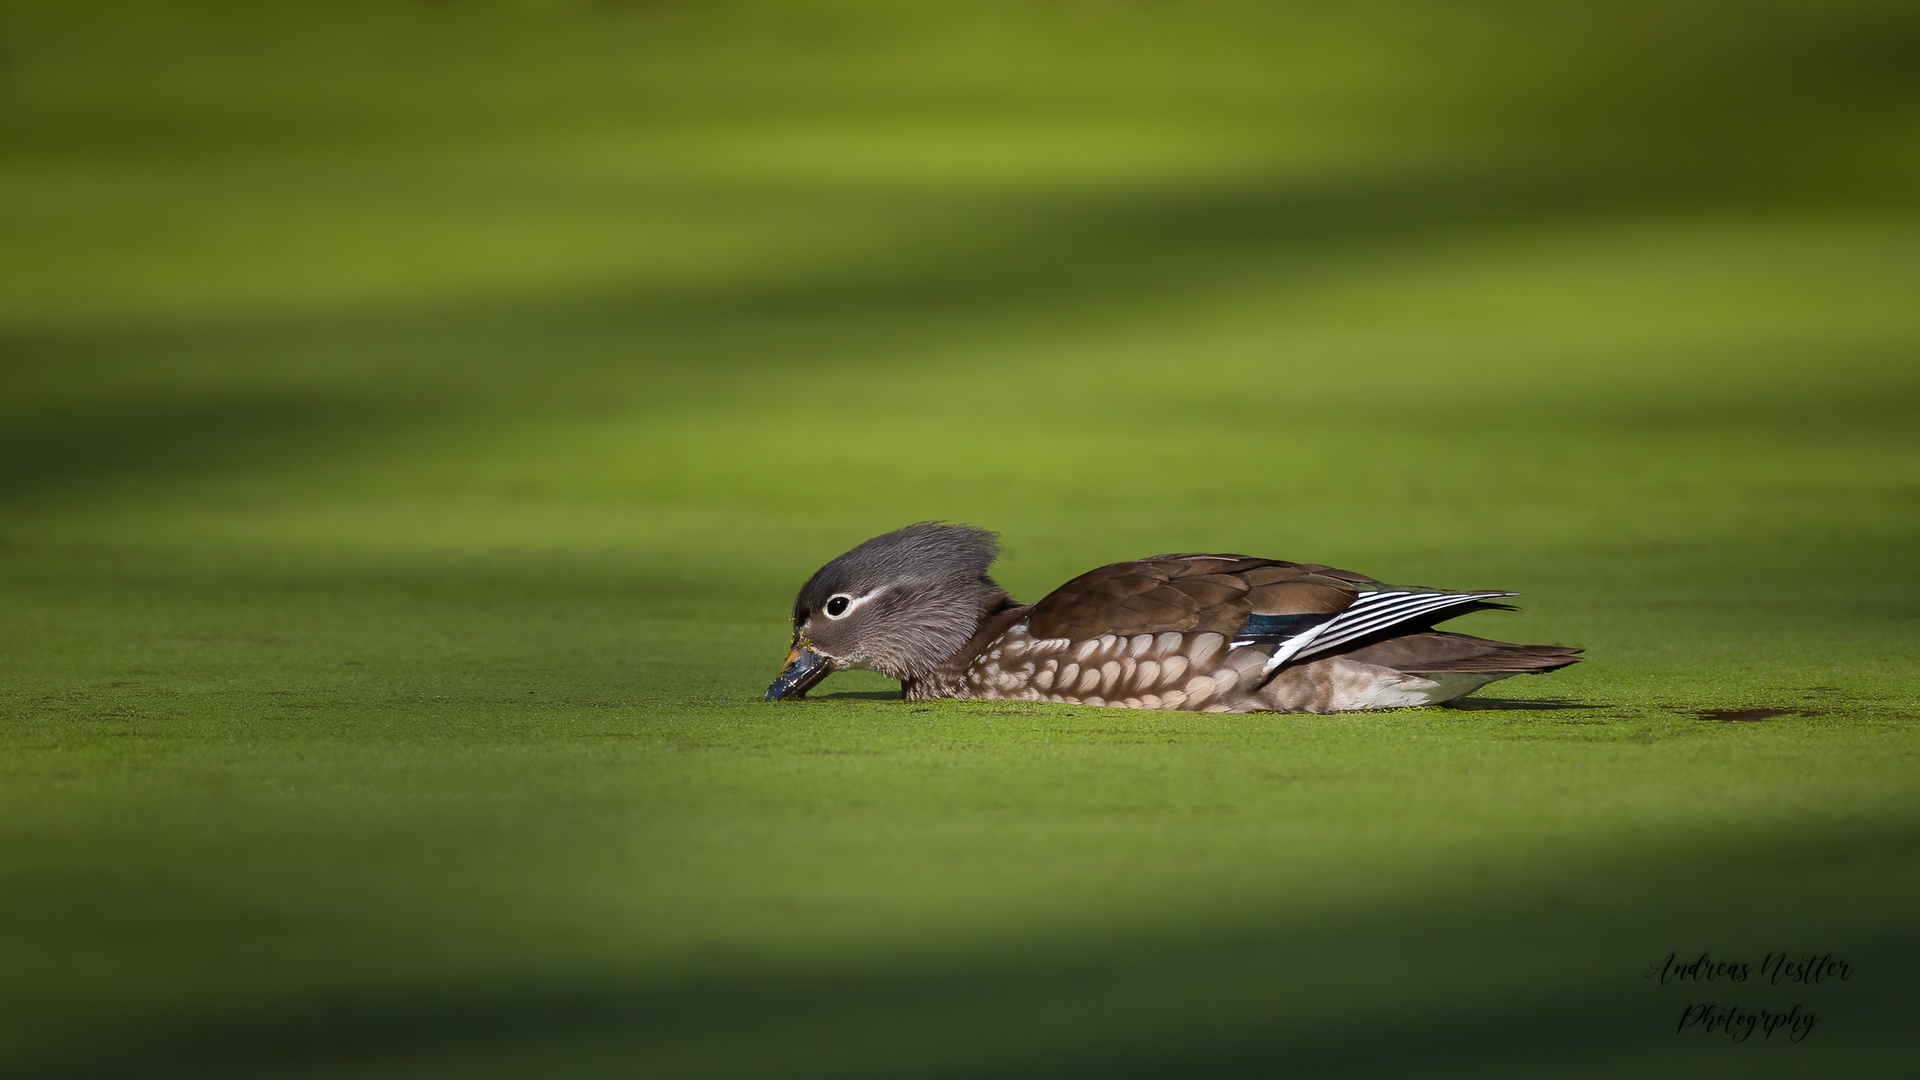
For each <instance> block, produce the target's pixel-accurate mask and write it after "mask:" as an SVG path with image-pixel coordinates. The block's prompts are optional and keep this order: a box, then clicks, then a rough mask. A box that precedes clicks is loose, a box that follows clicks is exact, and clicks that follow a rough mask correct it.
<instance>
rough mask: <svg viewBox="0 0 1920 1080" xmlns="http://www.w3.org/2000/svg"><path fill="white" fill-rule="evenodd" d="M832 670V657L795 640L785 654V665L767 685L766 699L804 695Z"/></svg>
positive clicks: (772, 699)
mask: <svg viewBox="0 0 1920 1080" xmlns="http://www.w3.org/2000/svg"><path fill="white" fill-rule="evenodd" d="M832 672H833V658H832V657H829V656H827V655H826V654H825V653H819V652H815V651H814V649H813V646H811V645H808V644H806V643H804V642H795V643H794V646H793V651H792V652H790V653H788V654H787V666H786V667H784V668H781V669H780V677H779V678H777V679H775V680H773V685H772V686H769V687H767V700H768V701H779V700H781V699H782V698H803V697H806V696H807V691H809V690H811V689H813V688H814V685H815V684H817V683H818V682H819V681H820V680H821V679H824V678H826V677H827V676H828V675H829V674H831V673H832Z"/></svg>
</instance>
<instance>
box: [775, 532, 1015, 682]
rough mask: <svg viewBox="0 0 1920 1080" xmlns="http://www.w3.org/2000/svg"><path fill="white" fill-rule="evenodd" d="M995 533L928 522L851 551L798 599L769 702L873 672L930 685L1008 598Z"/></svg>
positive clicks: (826, 568)
mask: <svg viewBox="0 0 1920 1080" xmlns="http://www.w3.org/2000/svg"><path fill="white" fill-rule="evenodd" d="M998 553H999V544H998V543H996V542H995V541H994V536H993V534H992V533H990V532H988V531H986V530H985V529H975V528H971V527H969V526H965V525H942V524H939V523H938V522H921V523H920V524H918V525H909V526H907V527H906V528H904V529H896V530H894V531H893V532H890V533H887V534H886V535H884V536H876V537H874V538H873V539H871V540H869V541H867V542H866V543H864V544H861V545H860V546H859V547H857V548H854V549H853V550H852V551H849V552H847V553H846V554H845V555H842V556H840V557H839V558H837V559H835V560H833V561H832V562H830V563H828V564H827V565H825V566H823V567H821V568H820V570H819V572H817V573H815V574H814V575H813V577H811V578H808V579H807V583H806V585H804V586H802V587H801V589H800V595H799V596H798V597H796V598H795V599H794V601H793V651H792V652H791V653H789V654H788V655H787V666H786V668H785V669H784V670H783V671H781V672H780V676H779V678H777V679H775V680H774V681H773V685H772V686H769V687H767V700H768V701H778V700H780V699H781V698H797V697H805V696H806V693H807V691H808V690H810V689H812V688H813V686H814V685H815V684H816V683H818V682H819V681H820V680H821V679H824V678H826V677H827V675H828V674H829V673H830V672H834V671H845V670H847V669H848V668H869V669H871V670H874V671H878V672H880V673H881V674H883V675H886V676H887V677H888V678H891V679H899V680H900V681H901V682H903V683H905V682H909V681H911V680H914V679H918V678H921V677H923V676H925V675H927V674H928V673H930V672H931V671H933V669H934V668H936V667H938V666H939V665H940V663H941V662H942V661H944V660H946V659H947V658H949V657H951V656H952V655H953V654H954V653H956V652H958V651H960V649H961V648H962V647H963V646H965V645H966V644H967V642H968V641H969V640H971V639H972V637H973V635H974V632H975V631H976V630H978V629H979V627H980V620H981V613H982V612H983V611H984V610H986V609H988V608H990V607H991V606H992V602H993V601H994V600H995V599H996V598H998V597H1001V596H1004V595H1005V594H1004V593H1003V592H1001V590H1000V587H999V586H998V585H995V584H994V583H993V579H991V578H989V577H987V567H988V565H989V564H991V563H992V562H993V559H994V556H995V555H997V554H998Z"/></svg>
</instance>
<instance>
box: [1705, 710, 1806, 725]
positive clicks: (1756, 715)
mask: <svg viewBox="0 0 1920 1080" xmlns="http://www.w3.org/2000/svg"><path fill="white" fill-rule="evenodd" d="M1694 715H1695V716H1698V717H1699V718H1700V719H1702V720H1719V721H1721V722H1723V723H1730V722H1737V723H1748V724H1750V723H1754V722H1756V721H1759V720H1771V719H1773V718H1774V717H1776V716H1819V715H1820V714H1819V713H1817V712H1809V711H1808V710H1806V709H1701V710H1700V711H1699V712H1697V713H1695V714H1694Z"/></svg>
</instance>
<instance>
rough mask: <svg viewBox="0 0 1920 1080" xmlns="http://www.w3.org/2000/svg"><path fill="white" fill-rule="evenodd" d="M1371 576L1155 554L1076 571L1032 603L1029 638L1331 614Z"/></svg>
mask: <svg viewBox="0 0 1920 1080" xmlns="http://www.w3.org/2000/svg"><path fill="white" fill-rule="evenodd" d="M1372 581H1373V579H1372V578H1369V577H1365V576H1363V575H1360V574H1351V573H1348V572H1347V571H1343V570H1333V569H1331V568H1329V567H1324V566H1316V565H1312V564H1303V563H1290V562H1281V561H1279V560H1276V559H1255V558H1249V557H1248V556H1245V555H1201V554H1189V555H1156V556H1154V557H1153V558H1150V559H1141V560H1139V561H1138V562H1124V563H1114V564H1113V565H1111V566H1103V567H1101V568H1100V569H1098V570H1093V571H1089V572H1088V573H1085V574H1082V575H1080V576H1079V577H1077V578H1074V579H1073V580H1072V581H1069V582H1067V583H1066V584H1065V585H1062V586H1060V587H1059V588H1058V589H1055V590H1054V591H1053V592H1052V593H1050V594H1048V595H1047V597H1046V598H1045V599H1043V600H1041V601H1040V602H1039V603H1037V604H1035V605H1034V606H1033V610H1032V612H1031V614H1030V616H1029V618H1030V622H1029V626H1030V627H1031V628H1032V633H1033V634H1034V636H1035V637H1041V638H1067V639H1069V640H1072V641H1084V640H1086V639H1088V638H1096V637H1099V636H1101V635H1103V634H1120V635H1133V634H1159V633H1165V632H1167V631H1180V632H1187V631H1191V632H1197V633H1206V632H1212V633H1219V634H1228V635H1231V634H1235V633H1237V632H1239V630H1240V629H1241V627H1243V626H1245V625H1246V624H1247V619H1248V617H1249V616H1252V615H1271V616H1284V615H1301V616H1312V615H1331V614H1333V613H1335V612H1339V611H1344V610H1346V608H1347V607H1348V606H1349V605H1351V604H1352V603H1353V600H1354V596H1355V595H1356V593H1357V591H1358V590H1356V589H1355V587H1354V586H1355V585H1356V584H1364V583H1370V582H1372Z"/></svg>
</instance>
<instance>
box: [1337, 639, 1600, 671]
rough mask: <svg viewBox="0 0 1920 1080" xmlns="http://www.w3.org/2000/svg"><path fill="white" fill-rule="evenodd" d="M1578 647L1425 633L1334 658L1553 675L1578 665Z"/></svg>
mask: <svg viewBox="0 0 1920 1080" xmlns="http://www.w3.org/2000/svg"><path fill="white" fill-rule="evenodd" d="M1583 651H1584V650H1582V649H1576V648H1572V647H1570V646H1566V645H1515V644H1513V643H1511V642H1507V641H1490V640H1488V639H1486V638H1477V637H1471V636H1469V635H1467V634H1450V633H1447V632H1446V631H1444V630H1428V631H1425V632H1423V633H1417V634H1403V635H1401V636H1399V637H1391V638H1387V639H1385V640H1381V641H1374V642H1371V643H1369V644H1366V645H1362V646H1360V647H1359V648H1357V649H1353V650H1350V651H1339V652H1338V653H1337V655H1340V656H1345V657H1347V658H1349V659H1352V660H1358V661H1360V662H1361V663H1365V664H1378V665H1379V666H1381V667H1384V668H1392V669H1393V670H1395V671H1401V672H1405V673H1407V674H1409V675H1435V674H1439V673H1441V672H1453V671H1458V672H1484V673H1489V674H1491V673H1496V672H1499V673H1505V674H1509V675H1518V674H1520V673H1522V672H1536V673H1537V672H1542V671H1554V670H1556V669H1559V668H1563V667H1566V666H1567V665H1569V664H1577V663H1579V662H1580V653H1581V652H1583Z"/></svg>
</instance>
